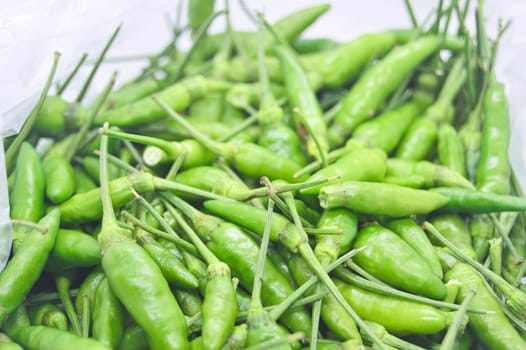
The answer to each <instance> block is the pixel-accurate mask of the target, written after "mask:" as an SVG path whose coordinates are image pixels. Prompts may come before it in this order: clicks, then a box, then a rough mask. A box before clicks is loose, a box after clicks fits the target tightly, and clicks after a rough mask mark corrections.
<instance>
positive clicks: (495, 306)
mask: <svg viewBox="0 0 526 350" xmlns="http://www.w3.org/2000/svg"><path fill="white" fill-rule="evenodd" d="M449 280H456V281H459V282H460V289H459V293H458V295H457V300H458V301H459V302H461V301H462V300H464V298H466V295H467V294H468V293H470V292H475V293H476V294H475V297H474V298H473V300H472V302H471V306H473V307H476V308H480V309H483V310H488V311H491V312H490V313H486V314H474V313H469V321H470V322H469V324H470V326H471V328H472V329H473V331H474V332H475V334H476V335H477V338H478V339H480V340H481V341H482V343H483V344H484V345H486V346H487V347H488V348H491V349H524V348H525V347H526V343H525V342H524V340H523V339H522V337H521V336H520V335H519V333H518V332H517V331H516V330H515V328H514V327H513V326H512V325H511V323H510V322H509V321H508V319H507V318H506V316H505V315H504V313H503V312H502V307H501V305H500V304H499V302H498V301H497V300H495V298H494V297H493V295H492V293H491V292H490V291H489V290H488V288H487V286H486V283H485V282H484V281H483V279H482V278H481V277H480V276H479V275H478V274H477V273H476V272H475V271H474V270H473V269H472V268H471V267H470V266H469V265H467V264H464V263H460V262H458V263H456V264H455V265H454V266H453V267H452V268H451V269H450V270H449V271H448V272H447V273H446V281H449Z"/></svg>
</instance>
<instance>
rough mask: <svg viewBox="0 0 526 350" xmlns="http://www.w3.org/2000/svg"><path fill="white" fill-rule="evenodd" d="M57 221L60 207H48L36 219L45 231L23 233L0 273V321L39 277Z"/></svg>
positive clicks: (21, 300) (18, 303)
mask: <svg viewBox="0 0 526 350" xmlns="http://www.w3.org/2000/svg"><path fill="white" fill-rule="evenodd" d="M59 223H60V211H59V210H58V209H53V210H51V211H50V212H49V213H48V214H47V215H46V216H44V217H43V218H42V219H41V220H40V221H39V222H38V224H39V225H40V226H42V227H45V228H46V229H47V232H46V233H42V232H40V231H38V230H31V231H30V232H29V233H27V236H26V237H25V238H24V240H23V241H22V243H21V244H20V246H19V247H18V251H17V253H16V254H15V255H14V256H13V257H12V258H11V260H9V262H8V264H7V265H6V267H5V269H4V270H3V271H2V272H1V273H0V323H2V322H3V320H4V319H5V318H6V316H7V315H8V314H10V313H11V312H13V311H14V310H15V309H16V308H17V307H18V306H19V305H20V304H21V303H22V302H23V301H24V298H25V297H26V296H27V294H28V293H29V291H30V290H31V288H32V287H33V285H34V284H35V282H36V281H37V280H38V278H39V277H40V274H41V273H42V270H43V269H44V266H45V264H46V261H47V257H48V255H49V253H50V252H51V250H52V249H53V245H54V243H55V237H56V236H57V231H58V225H59Z"/></svg>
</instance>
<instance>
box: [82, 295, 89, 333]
mask: <svg viewBox="0 0 526 350" xmlns="http://www.w3.org/2000/svg"><path fill="white" fill-rule="evenodd" d="M90 315H91V312H90V304H89V297H88V295H87V294H84V295H83V296H82V337H83V338H88V337H89V330H90V323H91V320H90Z"/></svg>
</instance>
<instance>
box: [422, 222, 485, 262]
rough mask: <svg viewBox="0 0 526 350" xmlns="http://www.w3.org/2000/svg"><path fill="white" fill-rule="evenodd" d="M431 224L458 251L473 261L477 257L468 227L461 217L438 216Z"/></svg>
mask: <svg viewBox="0 0 526 350" xmlns="http://www.w3.org/2000/svg"><path fill="white" fill-rule="evenodd" d="M431 223H432V224H433V225H435V226H436V228H437V230H439V231H440V232H441V233H442V234H443V235H444V236H445V237H446V238H447V239H448V240H450V241H451V242H453V243H454V244H455V246H456V247H458V249H460V250H462V251H463V252H464V253H465V254H466V255H468V256H469V257H471V258H473V259H474V258H475V257H476V254H475V251H474V250H473V245H472V242H471V235H470V234H469V230H468V227H467V226H466V224H465V222H464V220H463V219H462V218H461V217H460V216H458V215H451V214H445V215H437V216H434V217H433V218H432V219H431Z"/></svg>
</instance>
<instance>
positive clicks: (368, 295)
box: [335, 280, 450, 335]
mask: <svg viewBox="0 0 526 350" xmlns="http://www.w3.org/2000/svg"><path fill="white" fill-rule="evenodd" d="M335 282H336V284H337V286H338V288H339V290H340V291H341V292H342V295H343V296H344V298H345V299H346V300H347V301H348V302H349V304H351V306H352V307H353V308H354V309H356V312H357V313H358V314H359V315H360V316H361V317H363V318H364V319H366V320H368V321H373V322H376V323H379V324H381V325H382V326H384V327H385V328H386V329H387V331H389V332H391V333H393V334H398V335H405V334H433V333H436V332H439V331H441V330H443V329H445V328H446V327H447V325H448V324H449V322H450V318H449V314H448V313H446V312H444V311H442V310H440V309H437V308H434V307H431V306H427V305H424V304H420V303H417V302H414V301H408V300H403V299H400V298H396V297H391V296H386V295H380V294H376V293H372V292H369V291H366V290H365V289H361V288H359V287H356V286H353V285H349V284H344V283H343V282H341V281H338V280H336V281H335Z"/></svg>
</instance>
